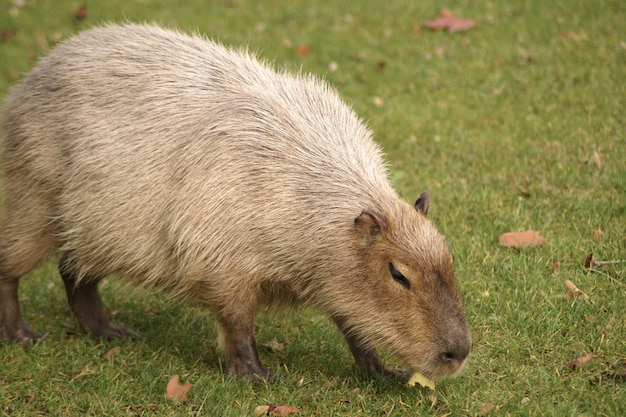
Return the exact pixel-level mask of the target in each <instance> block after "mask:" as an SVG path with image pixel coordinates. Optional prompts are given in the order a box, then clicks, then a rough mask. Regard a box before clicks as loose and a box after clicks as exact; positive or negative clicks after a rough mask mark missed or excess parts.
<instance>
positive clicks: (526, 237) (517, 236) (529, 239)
mask: <svg viewBox="0 0 626 417" xmlns="http://www.w3.org/2000/svg"><path fill="white" fill-rule="evenodd" d="M498 240H499V241H500V243H501V244H502V245H504V246H507V247H512V248H522V247H525V246H537V245H539V244H540V243H542V242H544V241H545V240H546V238H544V237H543V236H541V235H540V234H539V232H538V231H536V230H527V231H525V232H509V233H504V234H502V235H500V236H499V237H498Z"/></svg>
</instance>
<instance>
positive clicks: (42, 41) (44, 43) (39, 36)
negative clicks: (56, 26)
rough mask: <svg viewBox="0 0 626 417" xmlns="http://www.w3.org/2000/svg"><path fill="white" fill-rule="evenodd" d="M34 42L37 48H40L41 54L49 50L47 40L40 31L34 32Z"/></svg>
mask: <svg viewBox="0 0 626 417" xmlns="http://www.w3.org/2000/svg"><path fill="white" fill-rule="evenodd" d="M35 40H36V41H37V44H38V45H39V48H41V50H42V51H43V52H48V49H50V45H48V38H46V34H45V33H43V32H41V31H37V32H35Z"/></svg>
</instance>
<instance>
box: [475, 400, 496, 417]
mask: <svg viewBox="0 0 626 417" xmlns="http://www.w3.org/2000/svg"><path fill="white" fill-rule="evenodd" d="M493 409H494V405H493V404H491V403H486V404H485V405H483V407H482V408H481V409H480V411H479V412H478V415H479V416H486V415H488V414H489V413H491V412H492V411H493Z"/></svg>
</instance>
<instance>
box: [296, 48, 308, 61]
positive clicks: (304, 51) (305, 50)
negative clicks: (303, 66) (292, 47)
mask: <svg viewBox="0 0 626 417" xmlns="http://www.w3.org/2000/svg"><path fill="white" fill-rule="evenodd" d="M310 52H311V48H309V46H308V45H298V46H297V47H296V54H298V56H299V57H300V58H304V57H306V56H308V55H309V53H310Z"/></svg>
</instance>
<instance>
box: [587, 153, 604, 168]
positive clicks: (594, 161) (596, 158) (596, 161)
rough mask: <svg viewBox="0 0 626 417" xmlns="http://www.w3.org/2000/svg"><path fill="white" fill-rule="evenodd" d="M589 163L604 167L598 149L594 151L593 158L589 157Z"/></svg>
mask: <svg viewBox="0 0 626 417" xmlns="http://www.w3.org/2000/svg"><path fill="white" fill-rule="evenodd" d="M589 163H590V164H594V165H595V166H596V168H598V169H602V159H601V158H600V154H599V153H598V151H593V153H592V154H591V158H589Z"/></svg>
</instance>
